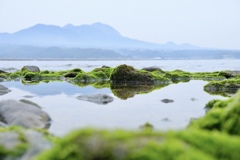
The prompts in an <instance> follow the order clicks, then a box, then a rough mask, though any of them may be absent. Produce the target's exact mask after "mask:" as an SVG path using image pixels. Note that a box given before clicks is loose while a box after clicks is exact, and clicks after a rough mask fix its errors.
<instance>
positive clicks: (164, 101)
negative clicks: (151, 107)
mask: <svg viewBox="0 0 240 160" xmlns="http://www.w3.org/2000/svg"><path fill="white" fill-rule="evenodd" d="M161 101H162V102H163V103H173V102H174V100H172V99H162V100H161Z"/></svg>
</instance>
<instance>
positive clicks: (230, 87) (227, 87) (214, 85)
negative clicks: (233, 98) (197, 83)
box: [204, 79, 240, 96]
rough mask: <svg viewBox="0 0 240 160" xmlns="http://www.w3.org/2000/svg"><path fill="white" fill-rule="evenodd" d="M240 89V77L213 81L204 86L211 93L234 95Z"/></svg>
mask: <svg viewBox="0 0 240 160" xmlns="http://www.w3.org/2000/svg"><path fill="white" fill-rule="evenodd" d="M238 89H240V79H228V80H223V81H212V82H209V83H208V84H206V85H205V86H204V90H205V91H206V92H208V93H211V94H220V95H226V96H227V95H232V94H235V93H236V92H237V90H238Z"/></svg>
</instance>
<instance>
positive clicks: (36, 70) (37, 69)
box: [22, 66, 40, 72]
mask: <svg viewBox="0 0 240 160" xmlns="http://www.w3.org/2000/svg"><path fill="white" fill-rule="evenodd" d="M22 71H29V72H40V69H39V68H38V67H37V66H24V67H23V68H22Z"/></svg>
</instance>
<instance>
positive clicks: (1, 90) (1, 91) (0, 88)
mask: <svg viewBox="0 0 240 160" xmlns="http://www.w3.org/2000/svg"><path fill="white" fill-rule="evenodd" d="M9 92H11V90H9V89H8V88H6V87H5V86H3V85H0V96H1V95H4V94H7V93H9Z"/></svg>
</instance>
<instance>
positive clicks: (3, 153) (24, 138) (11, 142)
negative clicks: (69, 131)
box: [0, 127, 51, 160]
mask: <svg viewBox="0 0 240 160" xmlns="http://www.w3.org/2000/svg"><path fill="white" fill-rule="evenodd" d="M49 139H50V136H49V135H47V134H45V133H44V132H38V131H36V130H26V129H22V128H18V127H10V128H0V159H1V160H30V159H33V158H34V157H35V156H36V155H38V154H39V153H41V152H43V151H44V150H46V149H49V148H50V147H51V142H50V141H49Z"/></svg>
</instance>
